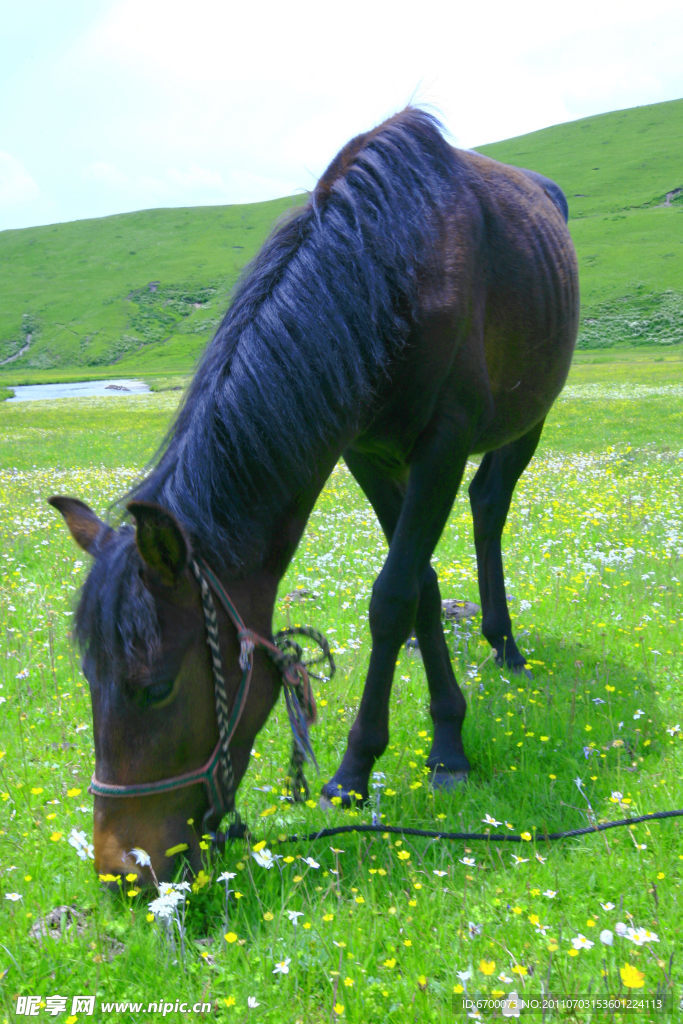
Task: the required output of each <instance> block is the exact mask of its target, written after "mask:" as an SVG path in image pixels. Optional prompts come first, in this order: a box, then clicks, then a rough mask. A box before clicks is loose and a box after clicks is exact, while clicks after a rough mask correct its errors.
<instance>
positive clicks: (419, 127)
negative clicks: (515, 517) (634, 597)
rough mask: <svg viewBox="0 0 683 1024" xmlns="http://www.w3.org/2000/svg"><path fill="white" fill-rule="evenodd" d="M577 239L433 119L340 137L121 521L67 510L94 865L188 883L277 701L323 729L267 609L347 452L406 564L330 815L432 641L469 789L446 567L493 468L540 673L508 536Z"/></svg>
mask: <svg viewBox="0 0 683 1024" xmlns="http://www.w3.org/2000/svg"><path fill="white" fill-rule="evenodd" d="M566 222H567V204H566V200H565V198H564V196H563V194H562V192H561V190H560V189H559V188H558V186H557V185H555V184H554V183H553V182H551V181H549V180H548V179H546V178H544V177H542V176H541V175H540V174H537V173H535V172H531V171H526V170H523V169H517V168H513V167H510V166H506V165H503V164H500V163H498V162H496V161H494V160H491V159H488V158H486V157H484V156H482V155H479V154H477V153H474V152H469V151H461V150H458V149H456V148H454V147H453V146H452V145H451V144H450V143H449V142H448V141H447V140H446V138H445V137H444V134H443V129H442V127H441V125H440V123H439V122H438V121H437V120H436V119H435V118H434V117H433V116H432V115H431V114H429V113H427V112H425V111H423V110H421V109H417V108H413V107H409V108H407V109H405V110H403V111H401V112H399V113H398V114H396V115H394V116H393V117H391V118H389V119H388V120H386V121H385V122H384V123H382V124H380V125H379V126H378V127H375V128H374V129H372V130H370V131H368V132H365V133H364V134H361V135H358V136H357V137H355V138H354V139H352V140H351V141H350V142H349V143H348V144H347V145H346V146H344V148H343V149H342V150H341V151H340V152H339V154H338V155H337V156H336V157H335V158H334V160H333V161H332V163H331V164H330V165H329V167H328V169H327V170H326V171H325V173H324V174H323V175H322V177H321V178H320V180H319V181H318V183H317V185H316V186H315V188H314V189H313V191H312V193H311V194H310V195H309V196H308V197H307V199H306V201H305V202H304V204H303V205H302V206H301V207H299V208H298V209H296V210H295V211H294V212H293V213H292V214H290V215H289V217H288V218H287V219H285V220H284V222H282V223H280V225H279V226H277V227H276V229H275V230H274V232H273V234H272V235H271V237H270V238H269V240H268V241H267V242H266V243H265V245H264V246H263V248H262V249H261V251H260V253H259V254H258V255H257V256H256V258H255V259H254V261H253V263H252V265H251V266H250V267H249V268H248V269H247V271H246V272H245V274H244V275H243V277H242V279H241V280H240V282H239V283H238V285H237V287H236V290H235V293H234V295H233V298H232V301H231V303H230V305H229V308H228V310H227V312H226V314H225V316H224V318H223V320H222V322H221V324H220V326H219V327H218V330H217V332H216V334H215V336H214V337H213V340H212V341H211V342H210V343H209V344H208V346H207V348H206V350H205V352H204V355H203V357H202V358H201V360H200V363H199V365H198V368H197V370H196V373H195V375H194V378H193V380H192V381H191V383H190V385H189V387H188V390H187V393H186V396H185V397H184V400H183V402H182V403H181V406H180V409H179V412H178V414H177V416H176V418H175V421H174V422H173V424H172V426H171V428H170V429H169V432H168V434H167V436H166V438H165V440H164V441H163V442H162V445H161V447H160V449H159V453H158V454H157V456H156V457H155V459H154V460H153V461H152V464H151V468H149V469H148V471H147V472H146V475H145V476H144V477H143V478H142V479H141V481H140V482H139V483H138V484H136V485H135V486H134V487H133V488H132V490H131V491H130V492H129V493H128V494H127V495H126V496H125V498H123V499H122V500H121V516H120V518H121V521H120V522H118V523H117V524H116V525H114V526H112V525H110V524H109V523H107V522H105V521H103V520H101V519H100V518H99V517H98V516H97V515H96V514H95V513H94V512H93V511H92V510H91V509H90V508H89V507H88V506H87V505H86V504H84V503H83V502H82V501H80V500H79V499H77V498H72V497H64V496H54V497H52V498H50V499H49V500H50V501H51V503H52V504H53V505H54V506H55V507H56V508H57V509H58V510H59V512H60V513H61V514H62V516H63V517H64V519H65V521H66V524H67V526H68V528H69V530H70V532H71V534H72V535H73V537H74V538H75V540H76V541H77V543H78V544H79V545H80V547H81V548H83V549H84V550H85V551H87V552H88V553H89V554H90V555H91V556H92V563H91V566H90V570H89V574H88V576H87V578H86V581H85V583H84V585H83V587H82V590H81V594H80V599H79V603H78V607H77V611H76V617H75V635H76V639H77V642H78V644H79V645H80V648H81V650H82V654H83V669H84V674H85V676H86V677H87V680H88V682H89V686H90V693H91V700H92V713H93V732H94V746H95V775H94V776H93V781H92V783H91V792H92V793H93V794H94V829H93V832H94V834H93V841H94V851H95V868H96V870H97V871H98V872H100V873H101V874H113V875H120V874H128V873H129V872H133V873H135V874H136V875H137V876H138V878H139V883H140V884H141V885H143V884H149V882H150V875H152V876H153V877H154V878H156V879H165V878H169V877H171V874H172V871H173V870H174V856H173V848H176V849H177V848H178V847H181V848H183V850H184V854H183V856H184V857H185V858H186V859H187V861H188V862H189V865H190V867H191V868H194V869H195V870H196V869H198V867H199V866H200V863H201V859H200V847H199V843H200V839H201V835H202V834H204V833H207V832H208V833H209V834H212V833H211V830H212V829H215V828H216V827H217V825H218V824H219V822H220V821H221V820H222V818H223V817H224V816H225V815H226V814H228V813H230V812H232V811H233V810H234V807H235V794H236V791H237V788H238V786H239V784H240V781H241V779H242V777H243V775H244V773H245V771H246V769H247V765H248V761H249V757H250V752H251V750H252V747H253V744H254V739H255V737H256V735H257V733H258V732H259V730H260V729H261V728H262V726H263V725H264V723H265V721H266V719H267V718H268V715H269V713H270V711H271V709H272V708H273V706H274V704H275V702H276V700H277V698H278V695H279V693H280V691H281V690H283V689H284V690H285V694H286V696H287V698H288V701H289V698H290V696H291V697H292V698H293V704H292V707H291V708H290V711H291V718H292V721H293V723H295V724H296V723H297V722H298V723H299V724H301V725H302V730H300V735H301V733H302V732H305V725H306V721H307V720H308V719H310V718H312V717H313V711H312V699H311V698H310V693H309V692H308V689H307V686H306V682H307V679H306V671H305V667H304V665H303V664H302V661H301V659H300V658H297V656H296V654H292V650H291V648H292V646H294V647H296V645H295V644H294V645H293V644H292V641H291V640H290V641H289V644H288V643H287V642H285V644H284V645H283V644H282V643H281V642H280V641H279V640H278V638H274V637H273V635H272V617H273V610H274V606H275V602H276V598H277V588H278V583H279V582H280V580H281V579H282V577H283V575H284V573H285V570H286V568H287V566H288V565H289V563H290V561H291V559H292V557H293V555H294V553H295V550H296V548H297V545H298V543H299V540H300V538H301V536H302V534H303V532H304V529H305V526H306V522H307V519H308V517H309V515H310V513H311V511H312V509H313V506H314V504H315V501H316V499H317V497H318V495H319V493H320V491H321V490H322V488H323V486H324V484H325V481H326V480H327V478H328V476H329V475H330V473H331V471H332V469H333V468H334V466H335V465H336V463H337V462H338V460H339V459H340V458H343V460H344V461H345V462H346V465H347V466H348V468H349V470H350V471H351V473H352V475H353V476H354V477H355V479H356V480H357V481H358V483H359V484H360V486H361V488H362V490H363V491H364V492H365V495H366V496H367V498H368V499H369V501H370V503H371V505H372V507H373V509H374V511H375V513H376V515H377V517H378V520H379V523H380V525H381V528H382V530H383V533H384V534H385V536H386V540H387V542H388V553H387V556H386V560H385V562H384V563H383V567H382V569H381V572H380V573H379V575H378V576H377V578H376V580H375V582H374V585H373V588H372V594H371V598H370V602H369V623H370V630H371V640H372V643H371V654H370V660H369V666H368V669H367V679H366V682H365V687H364V691H363V694H362V698H361V701H360V706H359V709H358V713H357V717H356V719H355V721H354V723H353V725H352V727H351V730H350V732H349V735H348V742H347V746H346V751H345V753H344V756H343V758H342V761H341V763H340V765H339V767H338V769H337V771H336V772H335V773H334V774H333V775H332V777H331V778H330V779H329V781H328V782H326V783H325V785H324V786H323V787H322V797H323V798H324V799H325V800H326V801H327V802H328V803H329V802H334V803H337V804H339V803H341V804H342V805H343V806H348V805H349V804H352V803H354V802H355V801H362V800H364V799H366V798H367V796H368V787H369V777H370V773H371V771H372V769H373V766H374V765H375V762H376V760H377V758H379V757H380V755H381V754H382V752H383V751H384V750H385V748H386V746H387V743H388V739H389V699H390V692H391V687H392V678H393V675H394V667H395V664H396V659H397V655H398V652H399V650H400V649H401V647H402V645H403V644H404V643H405V642H406V640H407V639H408V637H409V636H411V635H412V634H413V632H414V634H415V636H416V637H417V641H418V643H419V649H420V652H421V655H422V660H423V664H424V670H425V675H426V679H427V685H428V691H429V710H430V714H431V719H432V722H433V739H432V744H431V749H430V752H429V755H428V757H427V765H428V766H429V769H430V771H431V779H432V784H433V785H434V786H436V787H444V788H450V787H451V786H455V785H456V784H457V783H459V781H460V780H462V779H463V778H465V777H466V776H467V773H468V771H469V769H470V765H469V762H468V759H467V756H466V753H465V750H464V747H463V741H462V725H463V720H464V718H465V712H466V704H465V700H464V697H463V695H462V693H461V691H460V688H459V687H458V684H457V681H456V678H455V674H454V671H453V668H452V665H451V659H450V656H449V651H448V647H447V644H446V640H445V637H444V632H443V628H442V621H441V595H440V591H439V584H438V580H437V576H436V573H435V571H434V569H433V567H432V565H431V556H432V553H433V551H434V548H435V545H436V544H437V541H438V539H439V536H440V534H441V533H442V530H443V529H444V525H445V524H446V521H447V519H448V516H449V513H450V510H451V507H452V504H453V502H454V499H455V496H456V493H457V491H458V488H459V485H460V483H461V478H462V476H463V471H464V469H465V466H466V462H467V459H468V457H469V456H470V455H472V454H480V455H481V456H482V458H481V461H480V464H479V467H478V469H477V471H476V473H475V475H474V477H473V479H472V482H471V484H470V486H469V498H470V503H471V510H472V516H473V524H474V544H475V549H476V558H477V572H478V584H479V593H480V600H481V607H482V631H483V634H484V636H485V637H486V639H487V640H488V642H489V643H490V644H491V646H492V648H493V650H494V652H495V657H496V659H497V661H498V662H499V663H500V664H501V665H504V666H506V667H507V668H508V669H510V670H513V671H514V670H521V669H523V667H524V665H525V657H524V655H523V653H522V652H521V651H520V650H519V648H518V646H517V643H516V641H515V638H514V636H513V631H512V627H511V621H510V615H509V611H508V607H507V601H506V594H505V584H504V576H503V562H502V555H501V534H502V530H503V526H504V524H505V521H506V517H507V513H508V509H509V506H510V501H511V497H512V493H513V489H514V487H515V484H516V482H517V480H518V479H519V477H520V475H521V473H522V472H523V471H524V469H525V468H526V466H527V464H528V462H529V460H530V459H531V457H532V455H533V453H534V451H535V449H536V446H537V444H538V441H539V438H540V436H541V431H542V429H543V423H544V420H545V418H546V416H547V413H548V411H549V409H550V407H551V406H552V403H553V401H554V400H555V398H556V397H557V395H558V394H559V392H560V391H561V389H562V387H563V384H564V382H565V379H566V377H567V373H568V370H569V366H570V362H571V358H572V352H573V348H574V344H575V339H576V333H577V323H578V280H577V266H576V257H575V253H574V248H573V245H572V241H571V238H570V235H569V232H568V228H567V223H566ZM124 502H125V510H124V509H123V504H124ZM297 696H298V698H299V699H297ZM288 706H289V704H288ZM302 720H303V721H302ZM299 745H300V747H302V749H303V744H301V743H300V744H299ZM335 797H336V798H338V799H337V800H335V799H334V798H335ZM134 848H141V849H144V850H145V851H146V852H147V854H148V857H147V858H141V859H142V860H143V861H145V863H144V864H140V863H138V857H137V855H135V856H134V855H133V852H131V851H133V850H134ZM167 851H168V853H167Z"/></svg>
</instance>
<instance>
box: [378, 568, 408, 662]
mask: <svg viewBox="0 0 683 1024" xmlns="http://www.w3.org/2000/svg"><path fill="white" fill-rule="evenodd" d="M418 600H419V591H418V589H417V587H415V588H411V589H410V590H408V589H407V588H405V587H404V586H399V585H392V583H391V581H390V580H388V579H386V578H383V577H382V574H381V573H380V575H379V576H378V577H377V579H376V580H375V582H374V585H373V588H372V596H371V598H370V608H369V620H370V632H371V634H372V640H373V643H380V642H382V641H384V640H387V641H392V640H393V641H394V642H396V643H397V644H398V646H400V645H401V644H402V643H405V641H406V640H407V639H408V637H409V636H410V634H411V632H412V630H413V626H414V623H415V616H416V613H417V606H418Z"/></svg>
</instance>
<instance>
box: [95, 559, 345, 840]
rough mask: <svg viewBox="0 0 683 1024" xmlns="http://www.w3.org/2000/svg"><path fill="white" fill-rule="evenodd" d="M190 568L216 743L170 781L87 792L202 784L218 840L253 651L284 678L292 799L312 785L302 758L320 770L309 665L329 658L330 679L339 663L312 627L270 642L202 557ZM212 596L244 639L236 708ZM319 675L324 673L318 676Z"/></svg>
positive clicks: (230, 801)
mask: <svg viewBox="0 0 683 1024" xmlns="http://www.w3.org/2000/svg"><path fill="white" fill-rule="evenodd" d="M191 567H192V571H193V573H194V575H195V578H196V580H197V583H198V584H199V590H200V593H201V599H202V611H203V613H204V627H205V630H206V641H207V645H208V647H209V652H210V654H211V669H212V674H213V688H214V701H215V707H216V721H217V724H218V742H217V743H216V746H215V747H214V749H213V751H212V752H211V754H210V756H209V758H208V760H207V761H206V762H205V763H204V764H203V765H201V766H200V767H199V768H195V769H193V770H191V771H189V772H184V773H183V774H182V775H174V776H172V777H170V778H166V779H156V780H155V781H153V782H141V783H133V784H131V785H115V784H114V783H110V782H100V780H99V779H97V778H96V777H95V775H93V777H92V780H91V782H90V786H89V792H90V793H93V794H94V795H96V796H106V797H137V796H153V795H157V794H159V793H171V792H173V791H174V790H178V789H185V788H187V787H188V786H195V785H198V784H201V785H204V786H205V787H206V790H207V793H208V796H209V808H208V810H207V812H206V814H205V815H204V819H203V822H202V829H203V832H204V834H206V833H208V834H209V835H211V837H212V838H214V839H215V838H216V833H215V832H214V831H212V826H214V827H215V826H217V825H218V824H219V822H220V819H221V818H222V817H223V816H224V815H225V814H227V813H228V812H230V811H233V810H234V806H235V793H236V789H237V787H236V785H235V772H234V769H233V764H232V757H231V754H230V741H231V739H232V737H233V735H234V733H235V730H236V729H237V726H238V725H239V722H240V719H241V717H242V714H243V712H244V708H245V705H246V701H247V696H248V693H249V687H250V685H251V678H252V672H253V667H254V651H255V650H256V649H259V648H260V649H261V650H263V651H265V653H266V654H267V655H268V656H269V657H270V659H271V661H273V663H274V664H275V666H276V667H277V669H278V671H279V672H280V675H281V676H282V683H283V686H284V691H285V701H286V705H287V714H288V717H289V722H290V726H291V729H292V736H293V742H292V757H291V761H290V769H289V782H290V787H291V791H292V798H293V799H294V800H295V801H300V800H302V799H307V798H308V796H309V789H308V783H307V782H306V778H305V776H304V774H303V764H304V762H305V761H307V760H311V761H312V762H313V764H314V765H315V766H316V768H317V762H316V760H315V755H314V753H313V749H312V747H311V744H310V740H309V737H308V727H309V725H310V724H312V723H313V722H314V721H315V718H316V708H315V699H314V697H313V692H312V689H311V684H310V678H309V676H310V675H314V673H309V667H310V666H311V665H314V664H317V663H318V662H320V661H327V662H328V664H329V668H330V671H329V675H328V678H331V677H332V675H334V671H335V665H334V659H333V657H332V652H331V651H330V648H329V645H328V643H327V640H326V639H325V637H324V636H323V635H322V634H321V633H318V632H317V630H314V629H311V628H310V627H296V628H288V629H283V630H280V632H279V633H276V634H275V636H274V637H273V640H272V641H270V640H267V639H266V638H265V637H263V636H260V635H259V634H258V633H255V632H254V631H253V630H251V629H248V628H247V627H246V626H245V624H244V622H243V620H242V617H241V616H240V614H239V612H238V611H237V609H236V608H235V606H234V604H233V603H232V601H231V599H230V596H229V594H228V593H227V591H226V589H225V587H224V586H223V584H222V583H221V581H220V580H219V579H218V577H217V576H216V574H215V573H214V572H213V570H212V569H211V568H210V567H209V566H208V565H207V564H206V562H204V561H203V560H202V559H197V560H193V561H192V562H191ZM214 594H215V596H216V597H217V598H218V601H219V603H220V605H221V607H222V609H223V611H224V612H225V613H226V614H227V616H228V618H229V619H230V621H231V622H232V624H233V625H234V627H235V629H236V631H237V639H238V640H239V643H240V654H239V665H240V668H241V669H242V677H241V679H240V682H239V686H238V688H237V692H236V694H235V698H234V700H233V702H232V707H230V705H229V701H228V694H227V690H226V685H225V676H224V674H223V659H222V656H221V649H220V640H219V635H218V620H217V616H216V605H215V603H214V599H213V597H214ZM297 635H298V636H305V637H309V638H310V639H312V640H314V641H315V643H316V644H317V646H318V647H319V648H320V650H321V652H322V654H321V655H319V656H318V657H316V658H313V659H311V660H309V661H304V660H303V651H302V649H301V647H300V646H299V644H297V643H296V642H295V641H294V640H293V639H292V637H293V636H297ZM316 678H322V677H321V676H316ZM302 794H303V795H302ZM238 828H239V825H238Z"/></svg>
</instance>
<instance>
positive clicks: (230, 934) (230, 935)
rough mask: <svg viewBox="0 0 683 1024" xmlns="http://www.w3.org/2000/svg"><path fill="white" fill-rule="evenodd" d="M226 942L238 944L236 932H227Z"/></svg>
mask: <svg viewBox="0 0 683 1024" xmlns="http://www.w3.org/2000/svg"><path fill="white" fill-rule="evenodd" d="M225 941H226V942H228V943H233V942H237V936H236V935H235V933H234V932H226V934H225Z"/></svg>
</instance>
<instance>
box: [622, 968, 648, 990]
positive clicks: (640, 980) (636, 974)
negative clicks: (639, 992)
mask: <svg viewBox="0 0 683 1024" xmlns="http://www.w3.org/2000/svg"><path fill="white" fill-rule="evenodd" d="M619 974H620V976H621V980H622V982H623V983H624V985H625V986H626V988H642V987H643V985H644V983H645V975H644V974H643V972H642V971H639V970H638V968H637V967H633V966H632V965H631V964H624V966H623V967H620V968H619Z"/></svg>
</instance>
